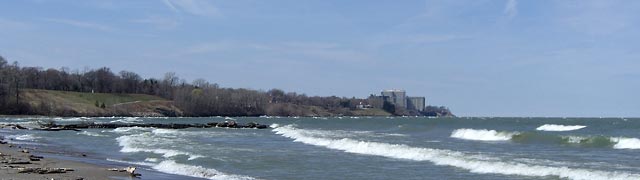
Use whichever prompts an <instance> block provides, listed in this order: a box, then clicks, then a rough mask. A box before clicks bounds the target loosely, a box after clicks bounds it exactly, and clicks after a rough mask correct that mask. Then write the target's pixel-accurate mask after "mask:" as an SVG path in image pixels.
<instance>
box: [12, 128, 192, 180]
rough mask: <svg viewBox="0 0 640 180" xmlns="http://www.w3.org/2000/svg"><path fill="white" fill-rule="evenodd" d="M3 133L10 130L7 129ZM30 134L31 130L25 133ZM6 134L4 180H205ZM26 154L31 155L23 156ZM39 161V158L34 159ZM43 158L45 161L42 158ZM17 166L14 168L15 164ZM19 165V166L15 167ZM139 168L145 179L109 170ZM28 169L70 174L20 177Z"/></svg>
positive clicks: (36, 174)
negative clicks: (16, 139)
mask: <svg viewBox="0 0 640 180" xmlns="http://www.w3.org/2000/svg"><path fill="white" fill-rule="evenodd" d="M0 130H10V129H3V128H0ZM21 131H25V132H26V131H30V130H21ZM7 135H9V134H6V133H3V132H2V131H0V142H2V143H0V179H2V180H5V179H47V180H49V179H56V180H59V179H65V180H66V179H70V180H78V179H184V180H192V179H201V178H194V177H190V176H183V175H176V174H169V173H165V172H160V171H157V170H154V169H152V168H150V167H146V166H142V165H138V164H132V163H127V162H119V161H111V160H109V157H101V156H94V153H93V152H91V151H87V152H82V151H78V150H77V149H74V148H73V147H70V148H67V147H56V146H55V145H54V146H51V145H50V144H48V143H39V144H21V143H12V141H13V140H10V139H6V137H7ZM23 150H26V151H27V152H23ZM33 157H36V158H33ZM39 157H41V158H39ZM11 162H13V164H12V163H11ZM15 163H17V164H15ZM129 166H131V167H136V168H137V169H136V171H135V173H139V174H141V175H142V176H138V177H133V176H131V175H130V174H129V173H128V172H117V171H110V170H108V169H111V168H117V169H124V168H126V167H129ZM25 168H31V169H37V168H40V169H38V170H54V171H55V170H62V169H65V170H66V172H64V173H62V172H58V173H46V174H40V173H36V172H32V173H19V171H21V170H25Z"/></svg>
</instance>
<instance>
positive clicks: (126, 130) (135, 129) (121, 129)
mask: <svg viewBox="0 0 640 180" xmlns="http://www.w3.org/2000/svg"><path fill="white" fill-rule="evenodd" d="M152 129H154V128H146V127H119V128H115V129H113V130H112V131H113V132H115V133H123V134H124V133H131V132H140V131H148V130H152Z"/></svg>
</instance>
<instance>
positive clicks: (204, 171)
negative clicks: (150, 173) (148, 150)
mask: <svg viewBox="0 0 640 180" xmlns="http://www.w3.org/2000/svg"><path fill="white" fill-rule="evenodd" d="M152 168H153V169H155V170H158V171H162V172H165V173H171V174H178V175H185V176H191V177H198V178H207V179H220V180H223V179H224V180H232V179H238V180H242V179H255V178H252V177H248V176H240V175H232V174H226V173H222V172H220V171H218V170H215V169H209V168H205V167H202V166H194V165H186V164H180V163H176V162H175V161H170V160H166V161H162V162H160V163H159V164H157V165H154V166H152Z"/></svg>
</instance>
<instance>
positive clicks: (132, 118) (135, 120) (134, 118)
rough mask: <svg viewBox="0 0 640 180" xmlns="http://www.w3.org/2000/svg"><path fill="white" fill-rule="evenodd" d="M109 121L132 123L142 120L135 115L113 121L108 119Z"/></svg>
mask: <svg viewBox="0 0 640 180" xmlns="http://www.w3.org/2000/svg"><path fill="white" fill-rule="evenodd" d="M109 122H110V123H124V124H132V123H138V122H142V119H138V118H137V117H126V118H123V119H117V120H113V121H109Z"/></svg>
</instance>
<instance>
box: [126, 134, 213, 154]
mask: <svg viewBox="0 0 640 180" xmlns="http://www.w3.org/2000/svg"><path fill="white" fill-rule="evenodd" d="M116 141H118V144H119V145H120V146H121V147H122V148H121V149H120V152H124V153H136V152H148V153H154V154H160V155H162V157H165V158H169V157H174V156H179V155H185V156H188V160H193V159H197V158H202V157H204V156H203V155H198V154H193V153H190V152H184V151H179V150H173V149H164V148H153V147H154V145H160V144H161V143H162V142H165V143H172V142H171V141H167V140H163V139H158V138H157V137H154V136H151V135H149V133H143V134H136V135H128V136H120V137H118V138H116ZM140 145H142V147H140ZM144 145H148V146H150V147H145V146H144Z"/></svg>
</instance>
